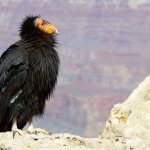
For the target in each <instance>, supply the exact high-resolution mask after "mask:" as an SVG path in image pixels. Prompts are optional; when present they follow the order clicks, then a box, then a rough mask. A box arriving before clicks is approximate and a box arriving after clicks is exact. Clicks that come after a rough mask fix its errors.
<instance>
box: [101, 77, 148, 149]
mask: <svg viewBox="0 0 150 150" xmlns="http://www.w3.org/2000/svg"><path fill="white" fill-rule="evenodd" d="M117 137H118V138H120V139H121V140H122V139H124V142H125V143H126V145H127V147H131V149H134V148H136V149H140V150H141V149H142V147H143V148H144V149H145V148H148V149H150V76H148V77H147V78H146V79H145V80H144V81H143V82H142V83H141V84H139V86H138V87H137V89H135V90H134V91H133V93H132V94H131V95H130V96H129V98H128V99H127V100H126V101H125V102H123V103H122V104H116V105H115V106H114V108H113V109H112V111H111V114H110V117H109V119H108V121H107V122H106V124H105V127H104V128H103V130H102V131H101V134H100V138H102V139H105V138H109V139H116V138H117Z"/></svg>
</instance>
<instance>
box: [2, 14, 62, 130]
mask: <svg viewBox="0 0 150 150" xmlns="http://www.w3.org/2000/svg"><path fill="white" fill-rule="evenodd" d="M19 32H20V40H19V41H17V42H16V43H14V44H13V45H11V46H10V47H9V48H8V49H7V50H6V51H5V52H4V53H3V54H2V56H1V58H0V132H3V131H10V130H12V131H16V132H19V131H21V130H19V129H22V128H23V127H24V126H25V125H26V124H27V123H29V124H30V126H29V130H30V131H32V120H33V117H34V116H42V115H43V113H44V108H45V102H46V100H47V99H48V98H49V97H50V96H51V95H52V94H53V92H54V89H55V85H56V83H57V77H58V72H59V63H60V61H59V57H58V54H57V51H56V48H57V39H56V35H57V33H58V31H57V29H56V27H55V26H54V25H52V24H51V23H49V22H47V21H46V20H43V19H41V18H40V17H39V16H27V17H25V19H24V20H23V22H22V23H21V27H20V31H19Z"/></svg>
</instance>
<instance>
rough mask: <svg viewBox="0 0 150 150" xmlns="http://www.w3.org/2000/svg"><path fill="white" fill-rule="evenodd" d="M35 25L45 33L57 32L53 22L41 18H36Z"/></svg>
mask: <svg viewBox="0 0 150 150" xmlns="http://www.w3.org/2000/svg"><path fill="white" fill-rule="evenodd" d="M35 25H36V26H37V27H38V28H39V29H41V30H42V31H43V32H45V33H47V34H58V30H57V28H56V27H55V26H54V25H53V24H51V23H49V22H47V21H45V20H42V19H41V18H36V20H35Z"/></svg>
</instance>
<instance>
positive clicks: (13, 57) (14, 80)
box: [0, 45, 28, 124]
mask: <svg viewBox="0 0 150 150" xmlns="http://www.w3.org/2000/svg"><path fill="white" fill-rule="evenodd" d="M26 60H27V59H26V58H25V55H24V54H23V52H22V51H21V50H20V49H19V47H18V46H17V45H12V46H11V47H9V48H8V49H7V50H6V51H5V52H4V53H3V54H2V56H1V58H0V124H1V122H2V121H3V119H4V117H5V113H6V111H7V109H8V106H9V105H10V103H11V102H12V100H13V98H14V96H16V94H17V93H20V91H21V88H22V86H23V84H24V83H25V80H26V76H27V69H28V64H27V62H26Z"/></svg>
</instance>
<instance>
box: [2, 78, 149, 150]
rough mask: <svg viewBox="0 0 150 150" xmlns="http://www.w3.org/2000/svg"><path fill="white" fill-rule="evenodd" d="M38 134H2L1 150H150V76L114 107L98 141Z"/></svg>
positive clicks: (72, 136)
mask: <svg viewBox="0 0 150 150" xmlns="http://www.w3.org/2000/svg"><path fill="white" fill-rule="evenodd" d="M38 131H41V132H36V133H34V134H31V133H30V134H29V133H27V132H26V131H23V134H22V135H19V134H16V135H15V136H14V137H13V134H12V132H6V133H0V150H21V149H22V150H150V76H148V77H147V78H146V79H145V80H144V81H143V82H142V83H141V84H139V86H138V87H137V89H135V90H134V91H133V93H132V94H131V95H130V96H129V98H128V99H127V100H126V101H125V102H123V103H122V104H116V105H115V106H114V108H113V109H112V111H111V114H110V117H109V118H108V120H107V121H106V124H105V126H104V128H103V129H102V130H101V132H100V135H99V137H97V138H83V137H79V136H74V135H70V134H67V133H64V134H52V135H50V134H49V133H48V132H47V131H45V130H43V129H39V130H38Z"/></svg>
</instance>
